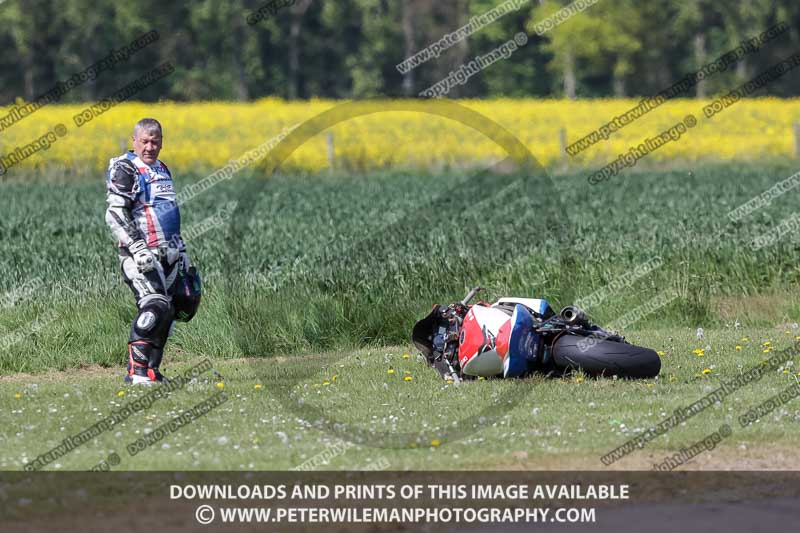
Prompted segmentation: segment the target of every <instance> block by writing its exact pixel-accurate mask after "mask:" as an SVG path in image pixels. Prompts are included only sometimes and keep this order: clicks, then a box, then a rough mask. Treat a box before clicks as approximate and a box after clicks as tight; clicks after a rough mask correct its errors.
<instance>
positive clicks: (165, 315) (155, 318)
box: [130, 294, 175, 348]
mask: <svg viewBox="0 0 800 533" xmlns="http://www.w3.org/2000/svg"><path fill="white" fill-rule="evenodd" d="M174 317H175V309H174V308H173V306H172V304H171V303H170V301H169V299H167V298H166V297H165V296H162V295H160V294H156V295H153V296H150V297H148V298H146V299H144V300H142V302H141V303H140V308H139V314H138V315H137V316H136V320H135V321H134V322H133V327H132V328H131V338H130V342H135V341H145V342H147V343H149V344H152V345H153V346H155V347H157V348H163V346H164V343H166V341H167V336H168V335H169V327H170V325H171V324H172V320H173V318H174Z"/></svg>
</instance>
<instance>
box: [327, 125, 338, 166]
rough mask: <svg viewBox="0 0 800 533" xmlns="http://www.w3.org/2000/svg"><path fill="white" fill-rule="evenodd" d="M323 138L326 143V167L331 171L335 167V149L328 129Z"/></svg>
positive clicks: (331, 133) (331, 134)
mask: <svg viewBox="0 0 800 533" xmlns="http://www.w3.org/2000/svg"><path fill="white" fill-rule="evenodd" d="M325 138H326V140H327V143H328V168H329V169H330V170H331V172H333V169H334V168H336V151H335V150H334V146H333V132H332V131H329V132H328V134H327V135H326V136H325Z"/></svg>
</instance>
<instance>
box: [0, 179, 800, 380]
mask: <svg viewBox="0 0 800 533" xmlns="http://www.w3.org/2000/svg"><path fill="white" fill-rule="evenodd" d="M792 173H793V169H791V168H788V167H785V166H773V167H755V166H750V167H748V166H742V165H737V166H724V165H723V166H705V167H701V168H698V169H694V170H691V171H690V170H685V169H684V170H680V169H670V170H665V171H663V172H659V171H654V170H646V171H641V172H629V173H627V174H625V175H623V176H618V177H615V178H614V179H613V180H611V181H610V182H608V183H604V184H601V185H597V186H589V185H587V184H586V182H585V176H586V174H585V173H580V174H575V175H572V174H567V175H560V176H556V177H555V178H554V180H555V185H553V184H552V183H551V182H550V181H549V180H548V178H546V177H544V176H543V175H541V174H537V173H535V172H534V173H533V174H531V175H530V177H529V178H528V179H526V180H525V181H523V180H521V179H518V176H515V175H503V174H486V175H479V176H477V177H476V176H474V175H470V174H465V175H456V174H451V175H441V176H435V177H434V176H424V175H417V174H407V173H397V172H385V173H377V174H371V175H368V176H326V175H324V176H276V177H273V178H270V179H269V180H264V179H263V178H258V177H253V176H240V177H236V178H234V179H233V180H231V181H228V182H223V183H221V184H219V185H218V186H216V187H215V188H213V189H212V190H210V191H207V192H205V193H204V194H202V195H200V196H198V197H196V198H194V199H192V200H191V201H189V202H188V203H187V204H186V205H184V206H183V208H182V215H183V219H184V229H185V230H186V229H188V228H191V227H192V226H193V225H195V224H198V223H201V222H202V221H204V220H206V219H208V217H210V216H212V215H214V214H215V213H216V212H217V210H218V209H219V208H220V206H221V205H222V204H224V203H226V202H230V201H238V202H239V205H240V210H239V211H237V213H236V215H235V216H234V217H233V218H232V224H231V226H229V227H225V226H221V227H216V228H213V229H211V230H210V231H208V232H207V233H205V234H203V235H202V236H200V237H198V238H196V239H194V240H193V241H192V242H189V243H188V246H189V251H190V253H191V255H192V257H193V259H194V261H195V262H196V264H197V265H198V266H199V268H200V272H201V275H202V276H203V279H204V283H205V294H204V299H203V304H202V307H201V311H200V313H199V314H198V316H197V318H196V319H195V321H194V322H192V323H191V324H190V325H188V326H184V327H181V328H179V329H178V332H177V334H176V337H175V338H174V339H173V342H171V343H170V345H169V349H168V350H169V352H168V353H169V354H170V355H171V356H173V357H175V358H176V359H177V360H188V359H190V358H195V357H199V356H202V355H207V356H210V357H213V358H215V359H219V358H237V357H242V356H247V357H250V356H253V357H262V356H271V355H286V354H291V353H315V352H320V351H329V350H342V349H352V348H359V347H364V346H374V347H377V346H392V345H398V344H400V343H404V342H406V340H407V338H408V334H409V331H410V328H411V326H412V324H413V322H414V320H415V319H417V318H419V317H420V316H422V315H423V314H424V313H425V312H426V311H427V310H428V309H429V308H430V306H431V305H432V304H433V303H434V302H449V301H454V300H455V299H460V298H461V297H462V296H463V294H464V293H465V292H466V291H467V289H469V288H470V287H471V286H473V285H474V284H475V283H478V282H480V283H482V284H483V285H484V286H486V287H488V288H489V289H490V292H489V293H488V294H487V296H486V298H492V297H496V296H501V295H509V294H519V295H534V296H543V297H546V298H548V299H549V300H550V301H551V302H552V303H553V306H554V307H557V308H558V307H560V306H563V305H567V304H570V303H572V302H573V301H574V300H575V299H577V298H580V297H585V296H587V295H588V294H590V293H592V292H593V291H595V290H597V289H600V288H603V287H605V286H606V285H608V284H609V283H610V282H611V281H612V280H614V279H615V278H616V277H618V276H620V275H623V274H624V273H626V272H628V271H630V270H631V269H632V268H635V267H636V266H638V265H640V264H642V263H644V262H646V261H647V260H649V259H651V258H653V257H656V256H659V257H661V258H662V260H663V266H662V267H660V268H658V269H657V270H655V271H654V272H652V273H651V274H649V275H648V276H646V277H644V278H642V279H640V280H639V281H637V282H636V283H634V284H632V285H631V286H629V287H626V288H624V289H622V290H620V291H617V292H616V293H614V294H613V296H612V297H610V298H608V299H607V300H606V301H604V302H602V303H601V304H600V305H598V306H596V307H594V308H592V309H589V311H590V313H591V314H592V317H593V318H594V319H595V321H597V322H598V323H600V324H607V323H609V322H611V321H612V320H614V319H615V318H617V317H619V316H621V315H623V314H624V313H625V312H626V311H628V310H630V309H632V308H634V307H636V306H638V305H640V304H643V303H645V302H647V301H649V300H651V299H652V298H654V297H656V296H657V295H659V294H661V293H662V292H663V291H664V290H666V289H668V288H675V289H677V291H678V294H679V297H678V298H677V299H675V300H674V301H673V302H672V303H670V304H669V305H668V306H666V307H664V308H662V309H659V310H658V312H655V313H652V314H650V315H648V316H646V317H644V318H643V319H642V320H641V321H640V322H639V323H637V324H636V326H635V327H637V328H658V327H667V326H681V327H693V328H694V327H697V326H704V327H715V326H717V327H719V326H724V325H725V324H731V323H733V322H735V321H736V320H739V321H740V322H742V323H743V324H746V325H748V326H768V325H774V324H778V323H782V322H790V321H794V320H797V319H798V317H800V312H798V309H800V292H798V291H797V290H796V288H795V287H796V281H797V278H798V275H800V270H798V268H797V264H798V261H797V259H798V247H797V240H796V238H797V235H790V236H787V237H786V238H784V239H783V240H781V241H780V242H779V243H777V244H774V245H772V246H770V247H767V248H765V249H763V250H760V251H758V252H753V251H751V250H750V249H749V245H748V243H749V241H750V240H751V239H752V238H753V237H754V236H756V235H758V234H759V233H761V232H764V231H768V230H769V229H770V228H773V227H774V226H775V225H776V224H777V223H779V222H780V221H781V220H783V219H784V218H786V217H787V216H789V215H790V214H791V213H792V212H793V206H794V204H795V202H796V197H797V194H798V192H797V191H790V192H789V193H787V194H785V195H783V196H782V197H780V198H778V199H777V200H775V201H774V202H773V203H772V205H770V206H768V207H765V208H763V209H760V210H759V211H758V212H756V213H754V214H752V215H750V216H749V217H748V218H746V219H745V220H743V221H742V222H740V223H737V224H736V225H733V224H729V223H728V222H727V213H728V212H729V211H730V210H731V209H733V208H735V207H737V206H739V205H741V204H742V203H745V202H746V201H748V200H749V199H751V198H752V197H754V196H755V195H757V194H759V193H761V192H762V191H764V190H766V189H768V188H769V187H770V186H771V185H772V184H774V183H775V182H777V181H779V180H782V179H784V178H786V177H788V176H789V175H791V174H792ZM45 178H47V177H45ZM51 179H52V180H55V181H56V183H55V184H54V183H47V181H48V179H42V180H41V182H37V183H5V184H0V190H1V191H2V194H0V209H2V212H3V214H4V215H3V217H0V237H2V238H0V295H3V294H7V293H8V292H9V291H14V290H15V288H17V287H19V286H20V285H21V284H23V283H25V282H31V281H39V282H41V284H42V286H41V288H39V289H37V290H36V291H34V292H33V294H32V295H30V296H29V297H28V298H27V299H25V300H24V301H22V302H18V303H17V304H16V305H14V306H3V307H0V339H5V341H4V342H3V343H2V344H0V373H13V372H20V371H23V372H39V371H43V370H46V369H48V368H58V369H65V368H70V367H73V368H74V367H79V366H81V365H85V364H100V365H103V366H116V365H119V364H121V362H122V361H123V360H124V357H125V355H124V345H125V341H126V338H127V330H128V328H129V327H130V322H131V320H132V318H133V316H134V306H133V300H132V297H131V295H130V293H129V290H128V288H127V287H126V286H124V285H123V284H122V280H121V276H120V273H119V267H118V265H117V260H116V257H115V250H114V247H115V245H114V243H113V242H112V240H111V238H110V232H109V230H108V229H107V227H106V226H105V223H104V220H103V212H104V206H105V204H104V190H103V183H102V180H101V179H100V178H98V179H96V180H93V181H91V182H89V181H79V182H76V183H75V184H74V185H71V186H67V185H65V184H63V183H58V182H57V176H53V177H52V178H51ZM191 179H192V178H179V187H180V186H181V185H183V186H185V185H187V184H188V183H189V182H190V181H191ZM520 184H523V185H520ZM46 311H49V312H52V313H54V317H55V318H54V319H53V320H52V321H49V322H45V323H43V324H40V327H37V328H32V327H31V324H33V323H34V321H35V320H36V319H37V317H42V316H43V315H44V313H45V312H46ZM32 330H35V331H32ZM14 335H16V337H13V336H14ZM12 338H18V339H21V340H20V341H19V342H15V343H9V342H8V339H12Z"/></svg>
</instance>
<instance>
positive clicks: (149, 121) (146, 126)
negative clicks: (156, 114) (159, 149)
mask: <svg viewBox="0 0 800 533" xmlns="http://www.w3.org/2000/svg"><path fill="white" fill-rule="evenodd" d="M139 130H144V132H145V133H149V134H150V135H153V134H155V133H156V132H158V133H161V134H162V135H163V133H162V130H161V123H160V122H159V121H157V120H156V119H154V118H143V119H142V120H140V121H139V122H137V123H136V125H135V126H134V127H133V138H134V139H135V138H136V136H137V135H138V134H139Z"/></svg>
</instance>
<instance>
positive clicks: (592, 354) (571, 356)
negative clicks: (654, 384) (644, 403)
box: [552, 335, 661, 378]
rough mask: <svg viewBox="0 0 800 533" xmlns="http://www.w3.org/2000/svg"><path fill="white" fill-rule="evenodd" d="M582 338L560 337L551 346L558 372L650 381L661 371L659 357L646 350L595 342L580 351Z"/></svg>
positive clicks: (624, 344)
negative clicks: (580, 372) (575, 372)
mask: <svg viewBox="0 0 800 533" xmlns="http://www.w3.org/2000/svg"><path fill="white" fill-rule="evenodd" d="M584 338H585V337H580V336H577V335H563V336H561V337H559V338H558V339H556V342H555V344H553V348H552V354H553V362H554V363H555V365H556V366H557V367H558V368H559V369H561V370H583V371H584V372H586V373H587V374H589V375H591V376H606V377H611V376H619V377H621V378H653V377H655V376H657V375H658V373H659V372H660V371H661V358H660V357H659V356H658V354H657V353H656V352H655V351H654V350H651V349H650V348H643V347H641V346H634V345H633V344H627V343H625V342H616V341H610V340H598V341H596V342H595V343H594V344H593V345H591V344H590V345H589V346H588V348H587V349H586V350H584V351H582V350H581V347H582V346H583V344H581V343H580V341H581V340H582V339H584Z"/></svg>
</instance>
